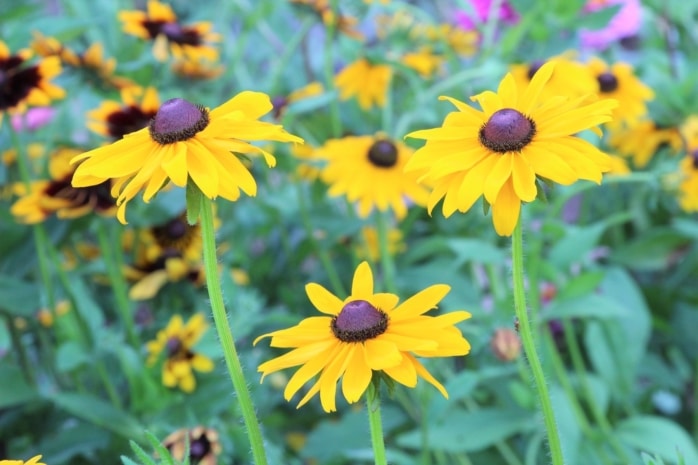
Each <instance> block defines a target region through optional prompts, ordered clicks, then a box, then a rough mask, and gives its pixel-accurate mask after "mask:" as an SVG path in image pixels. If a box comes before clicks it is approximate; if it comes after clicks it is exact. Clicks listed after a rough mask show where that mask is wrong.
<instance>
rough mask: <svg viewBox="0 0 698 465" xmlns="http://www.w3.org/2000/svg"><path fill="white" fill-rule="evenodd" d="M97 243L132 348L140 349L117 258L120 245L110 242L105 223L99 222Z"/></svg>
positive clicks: (119, 261)
mask: <svg viewBox="0 0 698 465" xmlns="http://www.w3.org/2000/svg"><path fill="white" fill-rule="evenodd" d="M97 241H98V242H99V248H100V249H101V250H102V255H104V258H105V259H106V260H105V262H106V266H107V274H108V275H109V282H110V283H111V285H112V288H113V289H114V297H115V299H116V309H117V311H118V312H119V316H120V317H121V320H122V323H123V325H124V328H126V338H127V339H128V342H129V344H130V345H131V347H138V346H139V342H138V338H137V337H136V331H135V328H134V325H133V318H132V316H131V302H130V301H129V299H128V291H127V290H126V281H124V275H123V272H122V267H121V266H120V263H121V260H120V259H117V257H116V256H117V255H119V256H120V255H121V251H120V250H117V249H116V247H118V246H119V244H120V243H119V242H112V241H110V239H109V231H108V230H107V227H106V225H105V224H104V222H103V221H98V224H97ZM119 258H121V257H119Z"/></svg>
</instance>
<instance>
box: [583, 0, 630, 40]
mask: <svg viewBox="0 0 698 465" xmlns="http://www.w3.org/2000/svg"><path fill="white" fill-rule="evenodd" d="M615 5H621V7H620V9H619V10H618V12H617V13H616V14H615V15H614V16H613V18H611V20H610V21H609V22H608V24H607V25H606V26H605V27H603V28H601V29H596V30H593V31H592V30H589V29H582V30H581V31H580V32H579V37H580V39H581V41H582V46H583V47H585V48H594V49H604V48H606V47H608V46H609V45H610V44H612V43H613V42H616V41H619V40H620V39H623V38H626V37H632V36H634V35H636V34H637V32H638V31H639V30H640V22H641V19H642V18H641V16H642V7H641V6H640V0H589V1H587V4H586V6H585V7H584V10H585V11H589V12H594V11H599V10H602V9H604V8H609V7H612V6H615Z"/></svg>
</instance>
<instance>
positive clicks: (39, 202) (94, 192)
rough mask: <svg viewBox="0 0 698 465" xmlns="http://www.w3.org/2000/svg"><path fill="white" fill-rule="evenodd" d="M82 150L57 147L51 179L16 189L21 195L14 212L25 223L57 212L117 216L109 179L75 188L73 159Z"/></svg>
mask: <svg viewBox="0 0 698 465" xmlns="http://www.w3.org/2000/svg"><path fill="white" fill-rule="evenodd" d="M81 152H82V151H81V150H77V149H71V148H62V149H58V150H56V151H55V152H54V153H53V155H52V156H51V159H50V160H49V174H50V176H51V179H50V180H39V181H33V182H32V183H31V184H30V186H29V190H28V191H27V189H26V186H25V185H24V184H17V185H16V186H15V190H16V191H17V192H18V193H19V194H20V195H21V198H20V199H19V200H18V201H17V202H15V204H14V205H12V209H11V212H12V214H13V215H15V216H16V217H17V218H18V219H19V220H20V221H21V222H23V223H29V224H33V223H40V222H42V221H44V220H45V219H46V218H48V217H49V216H51V215H53V214H55V215H56V216H57V217H58V218H61V219H70V218H77V217H80V216H84V215H87V214H89V213H99V214H102V215H114V213H115V210H116V208H115V203H114V199H113V198H112V196H111V195H110V194H109V190H110V189H111V186H110V182H109V181H104V182H102V183H100V184H96V185H94V186H87V187H73V186H72V185H71V181H72V179H73V174H74V172H75V166H74V165H71V164H70V160H71V159H72V158H74V157H75V156H77V155H79V154H80V153H81Z"/></svg>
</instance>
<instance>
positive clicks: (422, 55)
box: [400, 47, 444, 79]
mask: <svg viewBox="0 0 698 465" xmlns="http://www.w3.org/2000/svg"><path fill="white" fill-rule="evenodd" d="M400 61H401V62H402V64H403V65H405V66H407V67H408V68H412V69H413V70H415V71H417V72H418V73H419V74H420V76H422V77H423V78H425V79H429V78H431V77H432V76H433V75H434V73H436V72H437V71H438V70H439V69H440V68H441V66H442V65H443V63H444V58H443V57H442V56H441V55H436V54H434V53H432V50H431V48H430V47H422V48H420V49H418V50H417V51H416V52H408V53H405V54H404V55H403V56H402V58H401V59H400Z"/></svg>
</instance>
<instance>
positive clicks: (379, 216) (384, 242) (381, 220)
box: [375, 211, 397, 293]
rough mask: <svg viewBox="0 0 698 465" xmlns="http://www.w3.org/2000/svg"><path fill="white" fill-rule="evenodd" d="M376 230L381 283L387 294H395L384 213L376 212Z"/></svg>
mask: <svg viewBox="0 0 698 465" xmlns="http://www.w3.org/2000/svg"><path fill="white" fill-rule="evenodd" d="M375 215H376V229H377V230H378V250H379V251H380V261H381V267H382V268H383V282H384V284H385V288H386V290H387V291H388V292H392V293H396V292H397V286H396V285H395V262H394V261H393V255H392V254H391V253H390V240H389V237H388V232H389V231H388V227H389V225H388V214H387V213H386V212H384V211H376V212H375Z"/></svg>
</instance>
